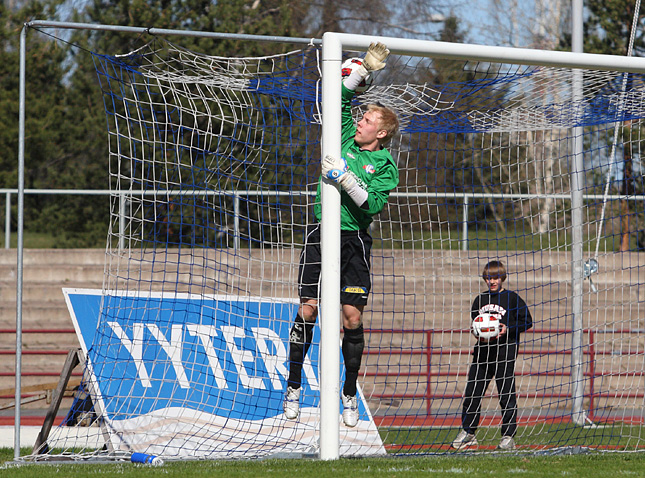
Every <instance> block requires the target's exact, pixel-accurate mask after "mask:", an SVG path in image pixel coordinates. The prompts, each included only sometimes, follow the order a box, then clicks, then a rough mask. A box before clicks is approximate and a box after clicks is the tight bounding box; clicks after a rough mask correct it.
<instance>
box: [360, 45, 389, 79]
mask: <svg viewBox="0 0 645 478" xmlns="http://www.w3.org/2000/svg"><path fill="white" fill-rule="evenodd" d="M389 54H390V50H388V49H387V47H386V46H385V45H384V44H383V43H381V42H378V43H370V47H369V48H368V49H367V53H366V54H365V58H363V66H364V67H365V69H366V70H367V71H368V72H370V71H378V70H382V69H383V68H385V60H386V59H387V57H388V55H389Z"/></svg>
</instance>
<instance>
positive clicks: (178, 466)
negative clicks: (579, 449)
mask: <svg viewBox="0 0 645 478" xmlns="http://www.w3.org/2000/svg"><path fill="white" fill-rule="evenodd" d="M27 452H28V451H27V450H25V452H24V453H25V454H26V453H27ZM0 460H1V461H2V463H3V464H4V465H2V468H0V477H12V478H44V477H49V476H60V477H96V476H106V477H108V476H110V477H111V476H119V477H123V478H128V477H133V478H134V477H137V478H144V477H162V476H163V477H174V476H176V477H182V478H193V477H194V478H202V477H203V478H206V477H220V476H221V477H226V478H236V477H263V478H272V477H276V478H285V477H294V478H296V477H297V478H325V477H341V478H342V477H347V478H355V477H369V478H381V477H417V476H423V477H446V476H448V477H456V476H468V477H470V478H477V477H497V478H499V477H507V476H517V477H522V478H530V477H550V476H562V477H578V476H579V477H588V478H592V477H642V476H645V453H629V454H626V453H609V454H607V453H590V454H581V455H570V456H565V455H531V454H520V455H510V456H499V455H494V456H481V455H477V456H469V455H468V454H467V453H458V454H457V453H449V454H444V455H441V456H434V455H431V456H404V457H400V456H398V457H383V458H361V459H346V458H342V459H339V460H333V461H319V460H310V459H280V460H276V459H266V460H250V461H224V460H220V461H194V462H187V461H184V462H169V463H166V464H165V465H163V466H162V467H151V466H148V465H140V464H132V463H114V464H91V463H83V464H39V465H21V466H13V465H12V461H13V450H12V449H9V448H3V449H0ZM7 463H8V464H7Z"/></svg>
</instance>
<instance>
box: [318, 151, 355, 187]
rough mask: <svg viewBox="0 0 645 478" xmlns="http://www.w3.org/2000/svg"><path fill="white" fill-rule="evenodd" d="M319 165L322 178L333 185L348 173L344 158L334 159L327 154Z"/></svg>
mask: <svg viewBox="0 0 645 478" xmlns="http://www.w3.org/2000/svg"><path fill="white" fill-rule="evenodd" d="M320 165H321V170H322V171H321V172H322V176H323V177H324V178H326V179H329V180H330V181H334V182H335V183H340V180H341V177H342V176H343V175H345V174H347V171H349V169H348V168H347V161H345V159H344V158H334V157H333V156H331V155H329V154H328V155H327V156H325V157H324V158H323V159H322V161H321V162H320Z"/></svg>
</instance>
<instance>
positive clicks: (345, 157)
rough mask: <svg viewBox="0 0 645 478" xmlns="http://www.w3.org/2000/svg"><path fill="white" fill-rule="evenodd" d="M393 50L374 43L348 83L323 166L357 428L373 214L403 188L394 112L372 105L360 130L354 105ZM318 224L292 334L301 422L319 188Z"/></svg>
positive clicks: (293, 387) (288, 399) (314, 293)
mask: <svg viewBox="0 0 645 478" xmlns="http://www.w3.org/2000/svg"><path fill="white" fill-rule="evenodd" d="M389 53H390V51H389V50H388V49H387V47H386V46H385V45H383V44H382V43H372V44H371V45H370V47H369V48H368V50H367V53H366V55H365V58H364V59H363V63H362V65H361V66H359V67H358V68H356V69H354V70H353V71H352V73H351V74H350V75H349V76H347V77H346V78H344V79H343V86H342V145H341V157H340V158H333V157H331V156H326V157H325V158H323V160H322V162H321V166H322V178H323V180H325V181H331V182H334V183H336V184H338V185H340V187H341V226H340V227H341V272H340V274H341V277H340V281H341V293H340V300H341V304H342V316H343V331H344V333H343V343H342V351H343V358H344V361H345V372H346V373H345V383H344V386H343V390H342V394H341V398H342V402H343V421H344V423H345V425H346V426H348V427H354V426H356V424H357V423H358V401H357V399H356V392H357V390H356V380H357V378H358V372H359V369H360V366H361V359H362V355H363V348H364V345H365V339H364V335H363V324H362V315H363V309H364V307H365V305H366V304H367V298H368V295H369V292H370V288H371V280H370V251H371V247H372V237H371V236H370V234H369V232H368V228H369V225H370V224H371V222H372V218H373V216H374V215H376V214H379V213H380V212H381V210H382V209H383V207H384V206H385V204H386V203H387V200H388V197H389V194H390V191H391V190H393V189H394V188H395V187H396V186H397V185H398V183H399V171H398V168H397V165H396V163H395V162H394V159H393V158H392V155H391V154H390V153H389V152H388V151H387V149H385V144H387V143H388V142H389V141H390V139H391V138H392V136H393V135H394V134H395V133H396V131H397V129H398V126H399V121H398V119H397V116H396V113H394V112H393V111H392V110H391V109H389V108H386V107H384V106H382V105H375V104H371V105H369V106H368V107H367V111H366V112H365V114H364V115H363V117H362V119H361V120H360V121H358V123H357V124H356V125H355V124H354V120H353V118H352V113H351V103H352V98H353V97H354V94H355V90H356V88H357V87H358V85H359V84H360V83H361V82H362V81H363V79H364V78H366V77H367V76H368V75H369V74H370V73H371V72H374V71H377V70H381V69H383V68H384V67H385V60H386V58H387V56H388V55H389ZM314 214H315V217H316V221H317V223H316V224H313V225H311V226H310V227H309V228H308V230H307V236H306V238H305V244H304V247H303V250H302V253H301V256H300V267H299V271H298V293H299V296H300V306H299V308H298V313H297V315H296V318H295V322H294V324H293V327H292V329H291V333H290V335H289V379H288V382H287V391H286V396H285V400H284V404H283V408H284V414H285V417H286V418H288V419H291V420H294V419H296V418H298V415H299V412H300V390H301V380H302V364H303V361H304V358H305V356H306V354H307V351H308V350H309V346H310V345H311V340H312V337H313V328H314V324H315V322H316V318H317V316H318V297H319V294H318V291H319V284H320V263H321V252H320V219H321V205H320V184H319V185H318V195H317V198H316V203H315V206H314Z"/></svg>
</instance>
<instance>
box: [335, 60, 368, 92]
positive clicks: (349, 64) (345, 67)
mask: <svg viewBox="0 0 645 478" xmlns="http://www.w3.org/2000/svg"><path fill="white" fill-rule="evenodd" d="M362 64H363V59H362V58H348V59H347V60H345V61H344V62H343V64H342V65H341V73H342V75H343V78H346V77H348V76H349V75H351V74H352V71H354V69H356V68H358V67H359V66H361V65H362ZM370 86H372V75H367V77H366V78H364V79H363V81H361V82H360V83H359V85H358V87H357V88H356V90H355V91H356V93H357V94H361V93H365V92H366V91H367V90H368V89H369V87H370Z"/></svg>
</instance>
